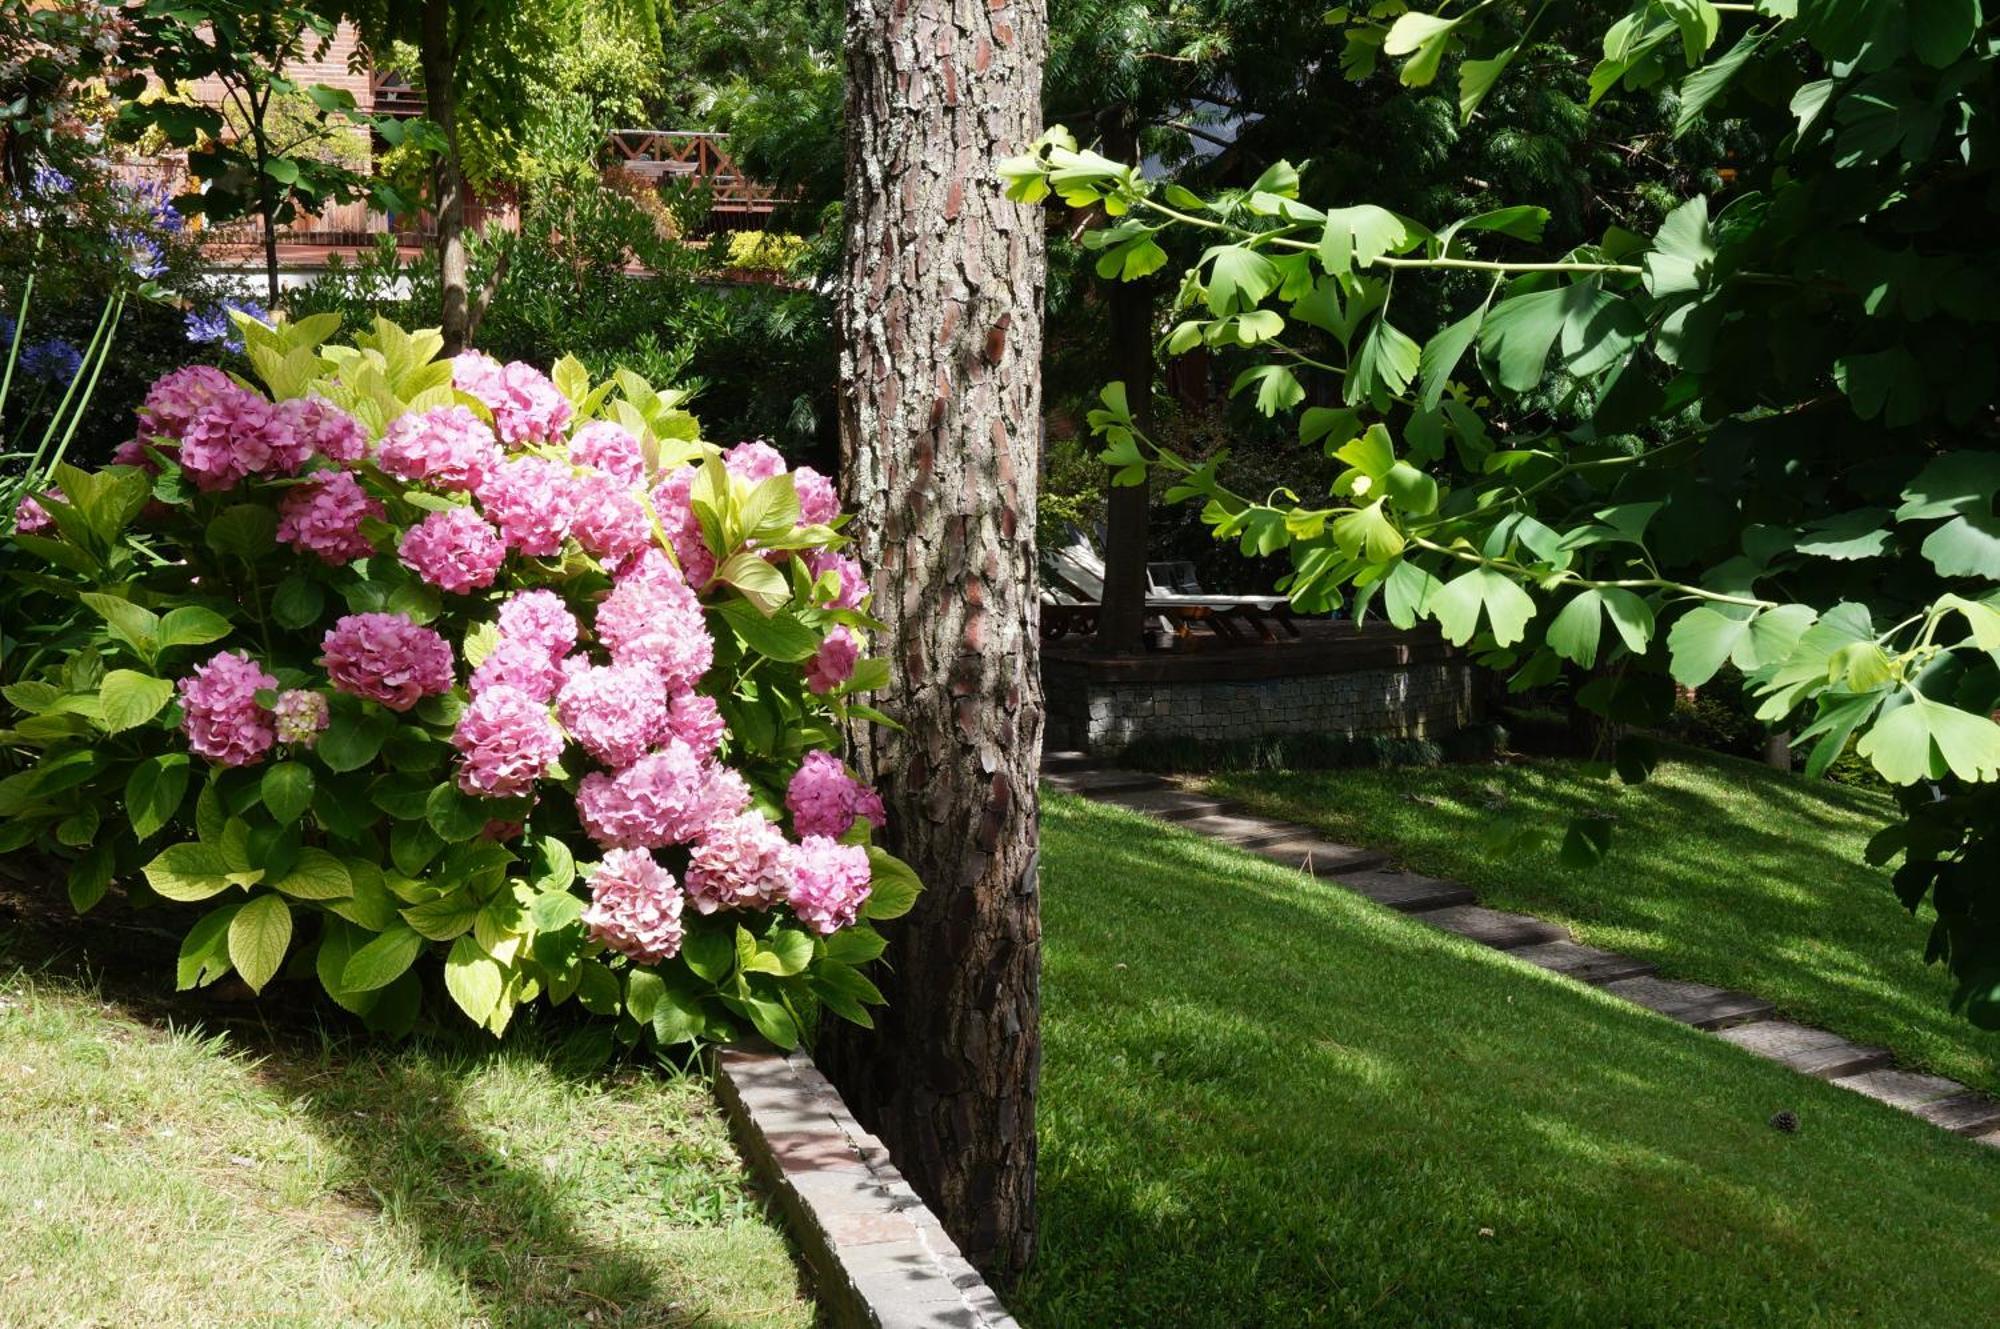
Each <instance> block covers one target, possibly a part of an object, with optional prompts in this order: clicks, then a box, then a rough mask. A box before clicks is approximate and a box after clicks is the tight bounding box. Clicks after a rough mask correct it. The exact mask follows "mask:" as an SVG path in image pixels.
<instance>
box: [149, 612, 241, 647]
mask: <svg viewBox="0 0 2000 1329" xmlns="http://www.w3.org/2000/svg"><path fill="white" fill-rule="evenodd" d="M233 631H235V629H234V628H232V627H231V626H230V623H229V620H228V619H226V618H224V617H223V616H222V615H220V614H218V613H216V612H215V611H214V610H213V609H203V608H202V607H201V606H200V605H182V606H181V607H180V608H179V609H173V610H169V611H168V613H167V616H166V617H165V618H163V619H161V620H160V649H161V650H165V649H166V648H167V647H169V646H206V645H207V644H208V643H209V642H212V641H221V640H222V639H223V638H224V637H227V636H228V635H229V634H230V633H231V632H233Z"/></svg>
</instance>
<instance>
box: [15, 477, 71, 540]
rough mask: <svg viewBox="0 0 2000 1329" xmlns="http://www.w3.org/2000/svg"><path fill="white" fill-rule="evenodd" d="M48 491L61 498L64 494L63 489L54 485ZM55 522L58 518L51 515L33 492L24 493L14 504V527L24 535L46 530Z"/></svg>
mask: <svg viewBox="0 0 2000 1329" xmlns="http://www.w3.org/2000/svg"><path fill="white" fill-rule="evenodd" d="M48 493H49V497H50V498H61V497H62V496H63V492H62V490H60V489H57V488H55V487H54V486H50V488H49V491H48ZM55 524H56V519H55V518H54V517H51V516H50V515H49V510H48V509H47V508H45V507H43V506H42V505H41V504H40V503H37V502H36V501H35V496H34V495H33V494H23V495H22V496H21V501H20V502H19V503H16V504H15V505H14V529H15V530H17V531H19V532H20V533H21V534H23V535H33V534H34V533H35V532H36V531H46V530H47V529H48V528H49V527H51V526H53V525H55Z"/></svg>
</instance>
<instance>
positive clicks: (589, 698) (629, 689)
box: [556, 664, 699, 767]
mask: <svg viewBox="0 0 2000 1329" xmlns="http://www.w3.org/2000/svg"><path fill="white" fill-rule="evenodd" d="M556 715H557V717H558V718H559V719H560V720H561V721H562V723H563V728H565V729H567V730H569V732H570V736H571V737H572V738H574V739H576V741H577V742H578V743H580V744H582V745H583V750H584V751H585V752H588V753H589V754H590V755H591V756H593V757H595V758H597V760H599V761H601V762H603V763H604V764H605V765H606V766H613V767H620V766H629V765H631V764H632V763H633V762H635V761H637V760H639V758H640V757H641V756H643V755H645V752H646V749H648V748H650V747H652V746H653V744H654V743H656V742H657V741H659V740H660V739H661V738H663V737H664V736H665V735H666V732H667V683H666V680H665V679H664V678H662V677H661V676H660V671H659V670H657V669H655V668H653V666H651V665H649V664H612V665H586V666H583V667H581V668H578V669H575V670H573V671H571V672H570V674H569V677H568V679H567V680H566V681H565V682H564V683H563V685H562V691H561V692H559V693H557V694H556ZM690 748H691V749H692V750H695V751H699V749H693V748H692V745H690Z"/></svg>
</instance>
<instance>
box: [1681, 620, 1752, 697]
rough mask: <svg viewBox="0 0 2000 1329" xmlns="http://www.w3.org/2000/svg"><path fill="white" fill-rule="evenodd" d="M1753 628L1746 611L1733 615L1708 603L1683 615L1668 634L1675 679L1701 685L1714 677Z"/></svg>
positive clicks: (1685, 683) (1691, 684) (1686, 683)
mask: <svg viewBox="0 0 2000 1329" xmlns="http://www.w3.org/2000/svg"><path fill="white" fill-rule="evenodd" d="M1749 631H1750V619H1749V617H1748V616H1747V615H1745V616H1744V617H1741V618H1731V617H1730V616H1728V615H1727V614H1724V613H1722V612H1721V611H1719V610H1716V609H1711V608H1709V607H1708V606H1707V605H1702V606H1700V607H1698V608H1695V609H1691V610H1689V611H1688V612H1687V613H1685V614H1683V615H1681V618H1680V620H1679V621H1678V622H1676V623H1675V624H1674V626H1673V630H1672V631H1671V632H1669V633H1668V634H1667V650H1668V651H1669V652H1670V653H1671V660H1672V665H1671V672H1672V674H1673V676H1674V681H1675V682H1676V683H1679V684H1681V685H1682V686H1683V687H1690V688H1698V687H1700V686H1701V685H1702V684H1704V683H1706V682H1708V681H1709V680H1710V679H1711V678H1714V677H1715V675H1716V671H1718V670H1720V669H1721V668H1722V666H1723V664H1724V662H1726V661H1727V660H1728V659H1729V657H1730V656H1731V655H1732V654H1733V653H1734V652H1735V650H1736V648H1737V646H1738V644H1739V643H1740V642H1742V641H1743V640H1744V638H1745V636H1746V635H1747V634H1748V633H1749Z"/></svg>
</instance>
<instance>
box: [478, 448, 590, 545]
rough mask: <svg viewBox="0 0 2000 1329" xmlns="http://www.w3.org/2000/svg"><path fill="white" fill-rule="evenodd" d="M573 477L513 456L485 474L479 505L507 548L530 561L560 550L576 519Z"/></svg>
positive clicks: (555, 466)
mask: <svg viewBox="0 0 2000 1329" xmlns="http://www.w3.org/2000/svg"><path fill="white" fill-rule="evenodd" d="M574 490H575V477H574V474H573V473H572V471H571V470H570V468H569V467H568V466H567V465H565V464H564V463H562V462H559V461H551V460H550V459H548V458H547V457H516V458H514V459H513V460H511V461H507V462H503V463H501V464H500V465H499V466H496V467H494V468H493V469H492V470H491V471H488V472H487V474H486V478H485V479H484V480H482V481H481V482H480V484H479V506H480V507H481V508H482V509H484V510H485V512H486V516H487V517H488V519H489V520H491V521H492V522H493V524H494V525H495V526H498V527H499V528H500V537H501V539H503V540H505V541H506V542H507V545H508V547H509V548H512V549H518V550H520V551H521V552H522V553H524V554H528V555H530V556H532V557H536V558H546V557H548V556H549V555H551V554H559V553H561V552H562V546H563V541H564V540H565V539H567V538H568V537H569V526H570V522H571V521H572V520H574V519H575V516H576V495H575V492H574Z"/></svg>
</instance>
